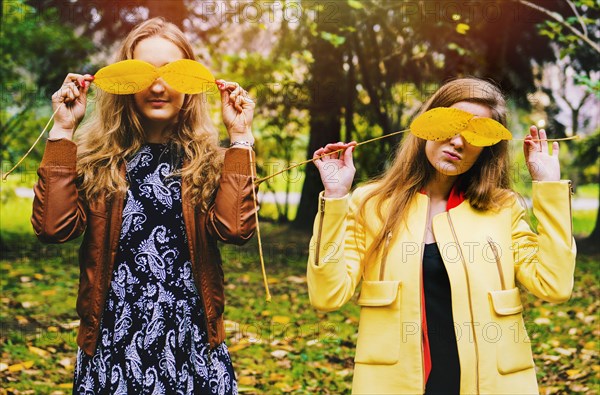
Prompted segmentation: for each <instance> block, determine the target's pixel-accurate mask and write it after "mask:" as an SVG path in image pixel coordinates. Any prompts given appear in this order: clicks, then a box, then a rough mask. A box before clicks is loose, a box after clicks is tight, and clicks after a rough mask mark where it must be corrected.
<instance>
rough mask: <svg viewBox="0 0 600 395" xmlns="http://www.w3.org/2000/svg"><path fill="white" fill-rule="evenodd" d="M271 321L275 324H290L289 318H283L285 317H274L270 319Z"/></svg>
mask: <svg viewBox="0 0 600 395" xmlns="http://www.w3.org/2000/svg"><path fill="white" fill-rule="evenodd" d="M272 321H273V322H275V323H276V324H284V325H285V324H289V323H290V317H288V316H285V315H274V316H273V318H272Z"/></svg>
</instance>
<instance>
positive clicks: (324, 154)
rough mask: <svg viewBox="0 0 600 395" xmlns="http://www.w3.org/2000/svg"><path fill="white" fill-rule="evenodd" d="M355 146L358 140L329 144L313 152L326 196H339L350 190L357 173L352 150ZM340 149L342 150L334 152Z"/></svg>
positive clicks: (314, 161)
mask: <svg viewBox="0 0 600 395" xmlns="http://www.w3.org/2000/svg"><path fill="white" fill-rule="evenodd" d="M355 146H356V141H352V142H350V143H341V142H340V143H333V144H327V145H326V146H325V147H323V148H319V149H318V150H316V151H315V153H314V154H313V163H314V164H315V166H317V169H319V174H320V175H321V181H323V186H324V187H325V193H324V196H325V197H329V198H339V197H343V196H346V195H347V194H348V192H350V188H352V180H353V179H354V173H356V169H355V168H354V162H353V161H352V152H353V151H354V147H355ZM339 150H342V152H336V153H333V152H335V151H339ZM329 154H330V155H329ZM319 157H321V158H319ZM317 158H319V159H317Z"/></svg>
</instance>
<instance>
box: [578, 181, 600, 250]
mask: <svg viewBox="0 0 600 395" xmlns="http://www.w3.org/2000/svg"><path fill="white" fill-rule="evenodd" d="M598 179H600V169H598ZM598 201H600V188H598ZM598 240H600V208H598V211H597V212H596V225H594V229H593V230H592V233H590V235H589V236H588V237H586V238H585V239H583V240H582V241H581V242H580V248H579V250H580V251H581V252H583V253H588V254H598V253H600V244H599V243H598Z"/></svg>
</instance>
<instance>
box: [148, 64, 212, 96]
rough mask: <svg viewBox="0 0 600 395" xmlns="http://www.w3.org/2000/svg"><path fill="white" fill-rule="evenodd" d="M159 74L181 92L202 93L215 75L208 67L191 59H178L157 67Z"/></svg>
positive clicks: (209, 86) (210, 84) (209, 85)
mask: <svg viewBox="0 0 600 395" xmlns="http://www.w3.org/2000/svg"><path fill="white" fill-rule="evenodd" d="M158 73H159V74H160V76H161V77H162V78H163V79H164V80H165V81H166V82H167V84H169V85H170V86H171V88H173V89H175V90H176V91H178V92H181V93H188V94H194V93H202V92H206V91H207V90H209V89H210V88H211V87H212V86H213V85H214V82H215V77H214V76H213V75H212V73H211V72H210V70H209V69H207V68H206V67H204V66H203V65H202V64H200V63H198V62H196V61H194V60H191V59H180V60H177V61H175V62H171V63H168V64H166V65H164V66H162V67H161V68H159V69H158Z"/></svg>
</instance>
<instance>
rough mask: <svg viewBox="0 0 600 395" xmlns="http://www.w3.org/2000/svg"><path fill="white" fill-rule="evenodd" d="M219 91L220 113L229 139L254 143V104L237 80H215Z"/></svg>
mask: <svg viewBox="0 0 600 395" xmlns="http://www.w3.org/2000/svg"><path fill="white" fill-rule="evenodd" d="M216 83H217V87H218V88H219V91H220V92H221V113H222V115H223V122H224V123H225V127H226V128H227V133H228V134H229V140H230V141H231V142H232V143H233V142H235V141H246V142H248V143H251V144H253V143H254V136H252V119H253V118H254V107H255V106H256V104H255V103H254V101H252V99H250V97H249V96H248V92H246V91H245V90H244V89H243V88H242V87H241V86H240V85H239V84H238V83H237V82H228V81H224V80H217V81H216Z"/></svg>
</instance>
